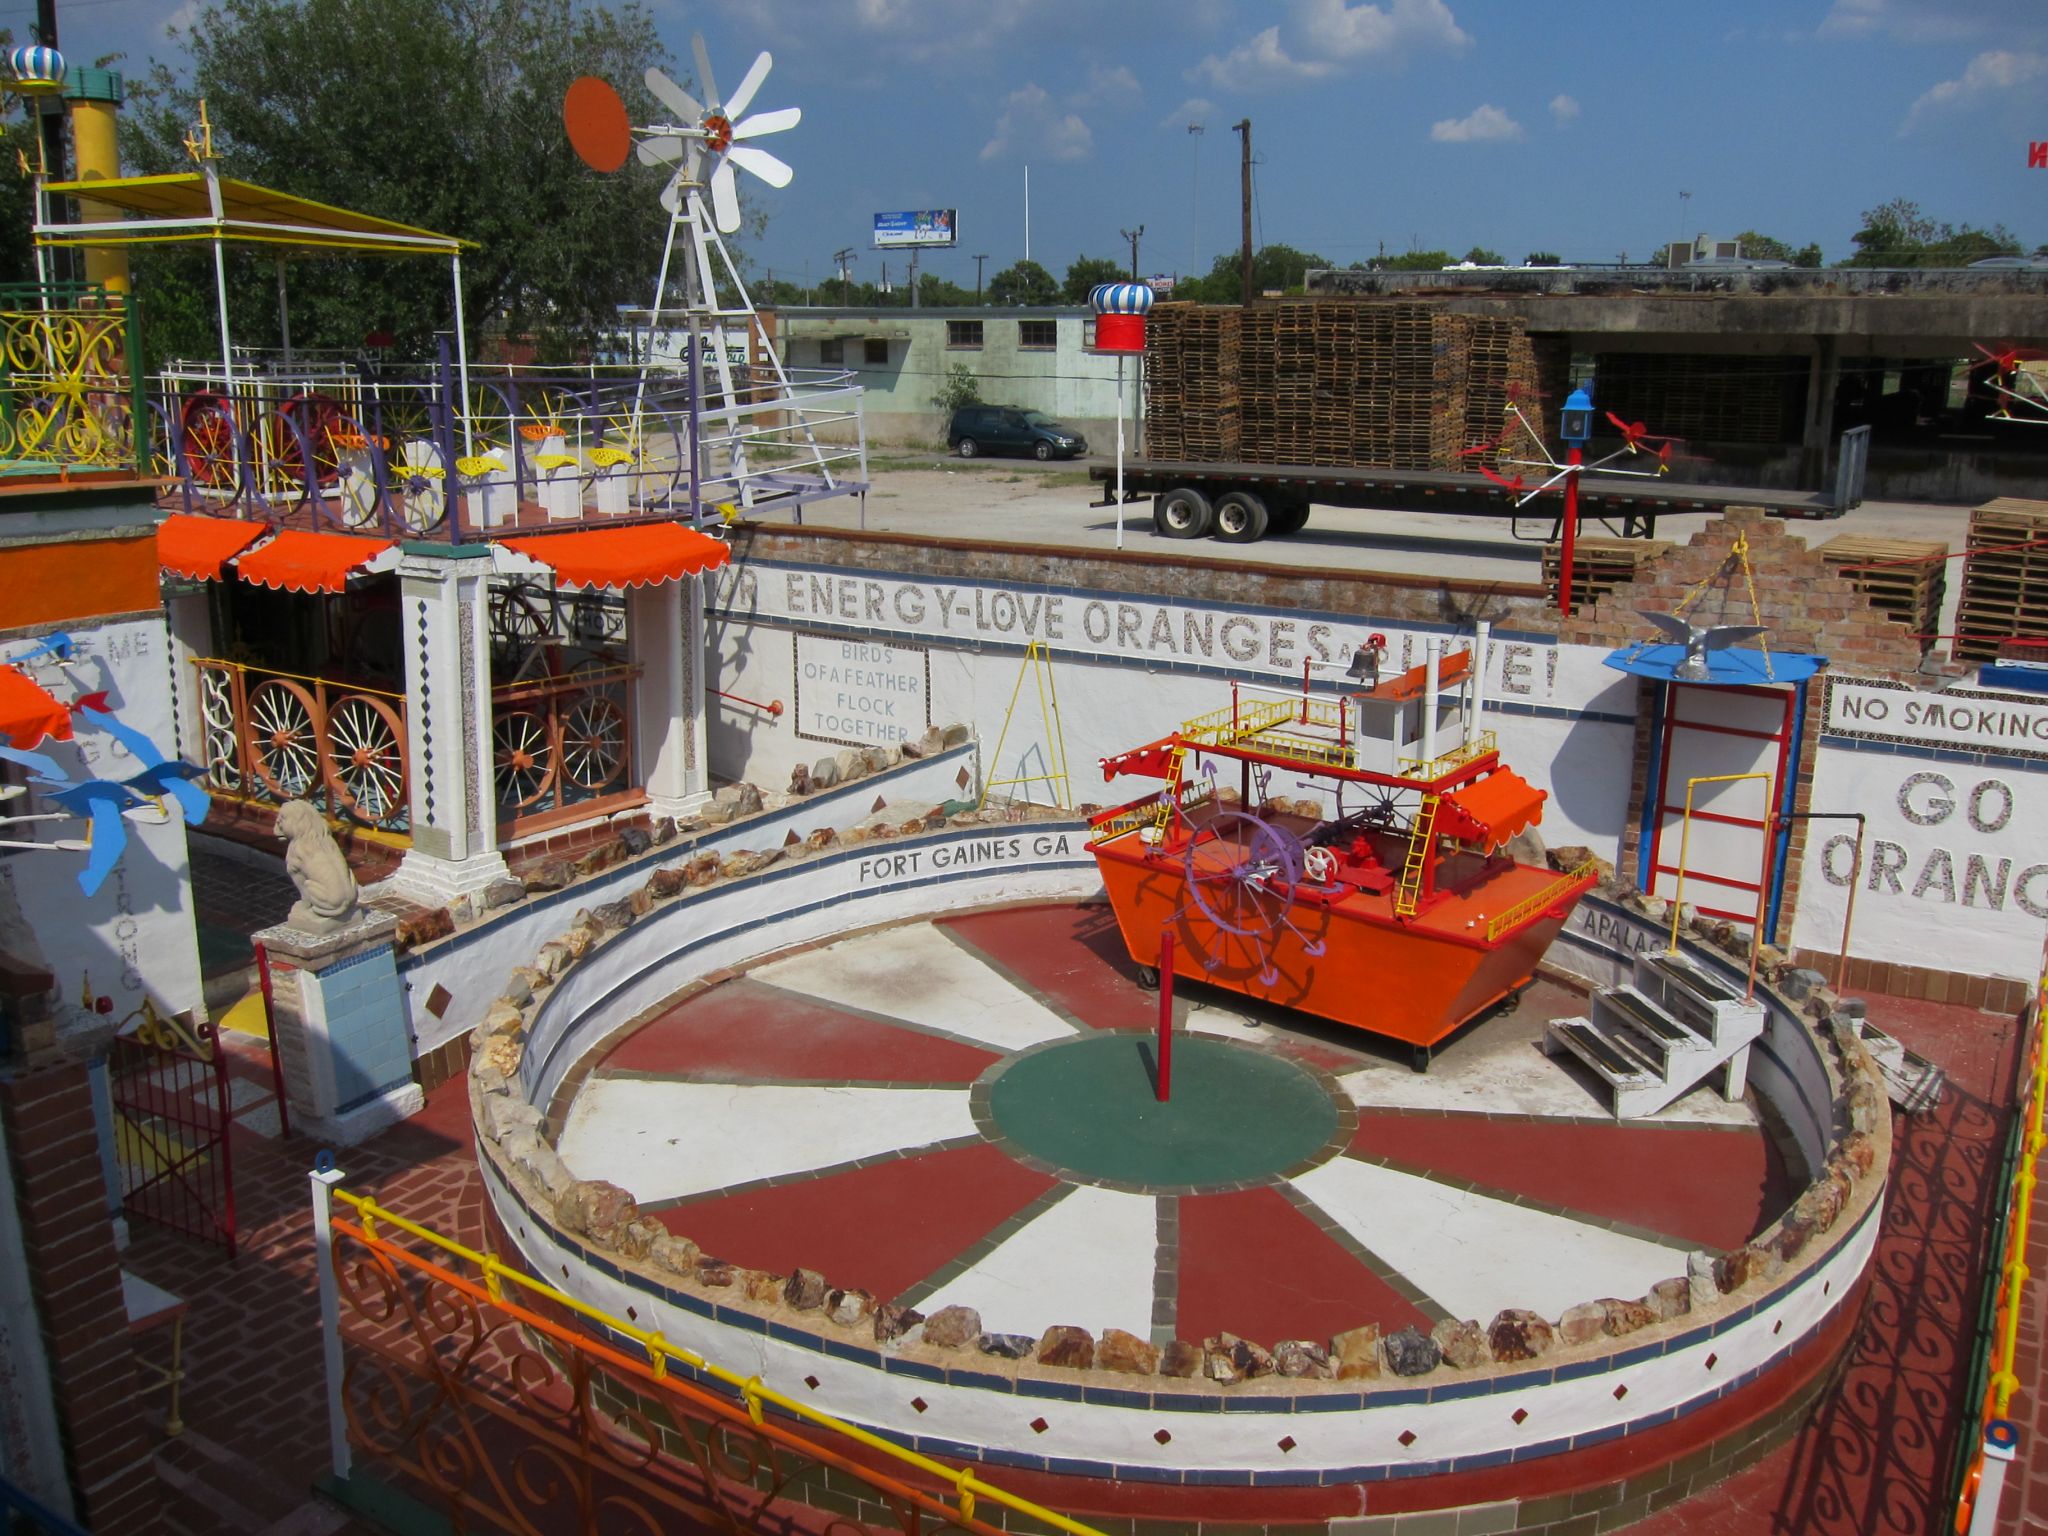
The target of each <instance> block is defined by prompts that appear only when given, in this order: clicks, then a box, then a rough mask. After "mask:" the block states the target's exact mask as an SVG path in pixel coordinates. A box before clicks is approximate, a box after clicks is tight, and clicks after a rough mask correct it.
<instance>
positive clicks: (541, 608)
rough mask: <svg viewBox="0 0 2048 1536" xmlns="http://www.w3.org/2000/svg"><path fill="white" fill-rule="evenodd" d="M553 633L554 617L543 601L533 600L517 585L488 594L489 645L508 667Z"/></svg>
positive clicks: (549, 607)
mask: <svg viewBox="0 0 2048 1536" xmlns="http://www.w3.org/2000/svg"><path fill="white" fill-rule="evenodd" d="M554 632H555V625H554V616H553V613H552V610H551V605H550V604H549V603H548V601H547V599H546V598H545V597H542V598H540V599H538V600H537V599H536V598H535V597H534V596H533V594H532V593H530V592H528V591H527V590H526V588H525V587H523V586H521V585H518V584H517V583H514V584H511V585H508V586H503V587H497V588H494V589H493V590H492V592H491V645H492V648H493V649H494V650H496V651H497V652H498V653H499V654H500V655H502V656H503V657H504V658H505V660H506V662H507V663H508V665H509V664H511V663H513V662H515V661H516V660H517V659H518V658H520V657H523V656H524V655H525V654H526V653H527V652H528V651H529V650H531V649H532V647H533V646H534V645H535V644H537V643H538V642H540V641H542V640H545V639H547V638H548V637H549V636H551V635H552V634H553V633H554ZM515 670H516V668H515Z"/></svg>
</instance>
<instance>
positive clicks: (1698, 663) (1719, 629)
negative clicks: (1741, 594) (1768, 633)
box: [1636, 608, 1766, 683]
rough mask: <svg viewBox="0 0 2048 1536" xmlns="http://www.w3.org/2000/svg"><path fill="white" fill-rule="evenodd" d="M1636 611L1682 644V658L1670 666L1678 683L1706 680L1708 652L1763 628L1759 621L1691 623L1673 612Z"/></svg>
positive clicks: (1702, 681) (1707, 679) (1747, 637)
mask: <svg viewBox="0 0 2048 1536" xmlns="http://www.w3.org/2000/svg"><path fill="white" fill-rule="evenodd" d="M1636 612H1637V613H1639V614H1641V615H1642V616H1643V617H1644V618H1646V619H1648V620H1649V621H1650V622H1651V623H1652V624H1654V625H1656V626H1657V628H1659V629H1661V630H1662V631H1663V632H1664V633H1665V634H1666V635H1667V636H1669V637H1670V638H1671V639H1673V640H1675V641H1677V642H1678V643H1679V644H1680V645H1683V646H1684V647H1685V655H1684V657H1683V658H1682V659H1681V660H1680V661H1679V663H1678V665H1677V666H1675V667H1673V668H1672V669H1671V676H1672V677H1673V679H1675V680H1676V681H1678V682H1681V683H1704V682H1708V681H1710V680H1711V673H1710V671H1709V669H1708V666H1707V653H1708V652H1709V651H1723V650H1726V649H1727V648H1728V647H1729V646H1731V645H1734V644H1735V643H1736V642H1737V641H1739V640H1752V639H1755V638H1756V637H1757V636H1758V635H1760V634H1762V633H1763V632H1764V630H1765V627H1766V626H1764V625H1762V624H1694V623H1692V622H1691V621H1690V620H1688V619H1682V618H1680V617H1679V616H1678V615H1677V614H1675V613H1656V612H1653V611H1652V610H1650V609H1648V608H1638V609H1637V610H1636Z"/></svg>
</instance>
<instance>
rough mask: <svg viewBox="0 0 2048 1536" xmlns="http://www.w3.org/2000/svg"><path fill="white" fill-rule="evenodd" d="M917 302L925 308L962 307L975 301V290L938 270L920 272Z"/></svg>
mask: <svg viewBox="0 0 2048 1536" xmlns="http://www.w3.org/2000/svg"><path fill="white" fill-rule="evenodd" d="M917 302H918V303H919V304H920V305H921V306H922V307H923V308H925V309H960V308H963V307H965V306H967V305H970V304H972V303H973V302H974V290H973V289H972V288H962V287H961V286H960V285H959V284H958V283H956V282H954V281H952V280H951V279H950V278H944V277H940V276H939V275H938V273H936V272H920V273H919V274H918V277H917Z"/></svg>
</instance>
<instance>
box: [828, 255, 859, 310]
mask: <svg viewBox="0 0 2048 1536" xmlns="http://www.w3.org/2000/svg"><path fill="white" fill-rule="evenodd" d="M832 259H833V260H834V261H836V262H838V263H839V302H840V303H841V304H845V305H848V306H851V305H852V303H853V273H852V272H851V271H850V270H849V269H850V268H851V267H852V265H853V260H854V252H853V247H852V246H850V245H846V246H841V247H840V248H839V249H838V250H836V251H834V252H833V253H832Z"/></svg>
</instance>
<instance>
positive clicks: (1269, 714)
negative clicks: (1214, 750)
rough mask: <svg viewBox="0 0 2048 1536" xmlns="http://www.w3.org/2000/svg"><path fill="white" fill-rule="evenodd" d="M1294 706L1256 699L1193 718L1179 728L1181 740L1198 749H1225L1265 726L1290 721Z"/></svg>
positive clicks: (1280, 701)
mask: <svg viewBox="0 0 2048 1536" xmlns="http://www.w3.org/2000/svg"><path fill="white" fill-rule="evenodd" d="M1294 712H1295V708H1294V704H1293V703H1292V702H1291V701H1289V700H1285V699H1259V700H1256V701H1250V702H1246V703H1242V704H1233V705H1231V706H1230V707H1229V708H1228V709H1217V710H1211V711H1210V712H1209V713H1208V714H1206V715H1197V716H1195V718H1194V719H1192V720H1190V721H1188V722H1187V723H1186V724H1184V725H1182V726H1181V728H1180V734H1181V737H1182V739H1184V740H1186V741H1189V742H1192V743H1197V744H1199V745H1202V746H1210V747H1227V746H1232V745H1235V744H1236V743H1237V742H1240V741H1243V740H1244V739H1245V738H1246V737H1247V736H1255V735H1257V734H1258V733H1259V732H1260V731H1263V730H1264V729H1266V727H1267V726H1269V725H1278V724H1279V723H1280V722H1281V721H1283V720H1291V719H1293V718H1294Z"/></svg>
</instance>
